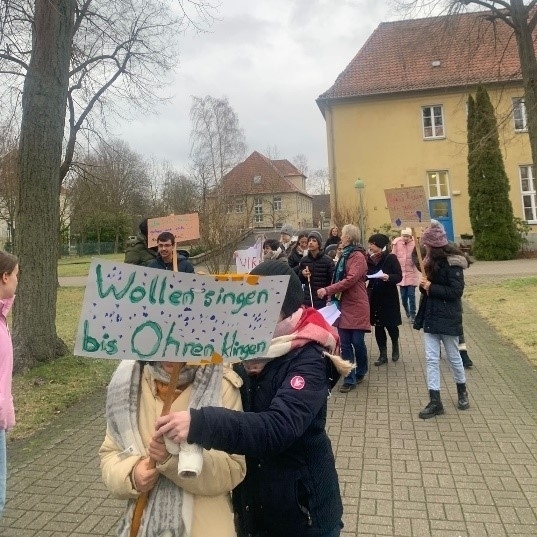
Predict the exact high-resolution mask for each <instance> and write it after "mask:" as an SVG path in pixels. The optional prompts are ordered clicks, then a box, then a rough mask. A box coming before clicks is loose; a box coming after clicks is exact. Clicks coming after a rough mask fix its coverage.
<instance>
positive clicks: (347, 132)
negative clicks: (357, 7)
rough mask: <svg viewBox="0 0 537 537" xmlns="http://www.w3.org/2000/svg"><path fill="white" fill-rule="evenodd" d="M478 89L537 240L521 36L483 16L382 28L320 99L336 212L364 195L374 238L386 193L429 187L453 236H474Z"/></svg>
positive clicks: (518, 204) (385, 217) (437, 214)
mask: <svg viewBox="0 0 537 537" xmlns="http://www.w3.org/2000/svg"><path fill="white" fill-rule="evenodd" d="M478 84H483V85H485V87H486V88H487V90H488V92H489V95H490V98H491V100H492V103H493V105H494V106H495V109H496V111H497V119H498V128H499V132H500V144H501V148H502V152H503V157H504V163H505V169H506V172H507V175H508V177H509V182H510V199H511V202H512V204H513V211H514V215H515V217H519V218H522V219H524V220H526V221H527V222H528V223H529V224H532V234H534V233H535V232H536V231H537V200H536V184H537V181H535V180H534V179H533V177H532V168H531V151H530V145H529V140H528V134H527V129H526V115H525V107H524V99H523V87H522V79H521V75H520V63H519V60H518V55H517V50H516V40H515V39H514V37H513V36H512V35H511V31H510V29H509V27H508V26H507V25H506V24H504V23H502V22H496V23H492V22H491V21H489V20H487V19H485V18H484V17H483V14H482V13H481V14H479V13H469V14H461V15H456V16H449V17H434V18H428V19H419V20H406V21H399V22H388V23H382V24H380V25H379V27H378V28H377V29H376V30H375V31H374V32H373V34H372V35H371V36H370V37H369V39H368V40H367V42H366V43H365V44H364V46H363V47H362V48H361V50H360V51H359V52H358V54H357V55H356V56H355V57H354V58H353V60H352V61H351V62H350V64H349V65H348V66H347V67H346V69H345V70H344V71H343V72H342V73H341V74H340V75H339V77H338V78H337V80H336V81H335V83H334V84H333V86H332V87H331V88H330V89H329V90H327V91H326V92H325V93H323V94H322V95H320V96H319V98H318V99H317V104H318V106H319V108H320V110H321V112H322V114H323V116H324V118H325V120H326V130H327V141H328V160H329V170H330V192H331V210H332V214H333V215H334V214H338V213H339V214H345V213H346V212H347V211H357V210H358V206H359V195H362V203H363V205H364V207H365V211H364V215H365V222H366V228H367V229H366V235H367V234H369V233H371V232H372V230H373V229H374V228H380V227H381V226H382V225H383V224H388V223H389V222H390V216H389V213H388V210H387V207H386V198H385V195H384V189H386V188H398V187H410V186H423V187H424V188H425V193H426V196H427V198H428V202H429V209H430V212H431V217H433V218H437V219H439V220H441V221H442V222H443V223H444V225H445V227H446V231H447V233H448V235H449V237H450V238H451V239H452V240H453V239H454V240H458V239H459V237H460V235H461V234H471V233H472V229H471V226H470V218H469V214H468V203H469V198H468V188H467V182H468V168H467V155H468V151H467V141H466V137H467V132H466V131H467V128H466V120H467V99H468V94H469V93H472V94H475V89H476V86H477V85H478ZM359 178H360V179H362V180H363V183H364V185H365V186H364V188H363V189H362V190H356V189H355V188H354V185H355V181H356V180H357V179H359ZM533 236H535V235H533Z"/></svg>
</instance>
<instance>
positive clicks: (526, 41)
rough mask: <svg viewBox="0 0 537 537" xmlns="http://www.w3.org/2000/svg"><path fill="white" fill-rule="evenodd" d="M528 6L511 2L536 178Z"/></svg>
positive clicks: (535, 99) (535, 76)
mask: <svg viewBox="0 0 537 537" xmlns="http://www.w3.org/2000/svg"><path fill="white" fill-rule="evenodd" d="M530 15H531V13H530V14H528V9H527V6H524V2H523V1H522V0H511V17H512V20H513V23H514V25H515V35H516V41H517V47H518V55H519V58H520V69H521V72H522V80H523V83H524V101H525V105H526V114H527V121H528V136H529V140H530V147H531V157H532V159H533V166H534V174H533V176H534V177H535V165H536V164H537V58H536V57H535V49H534V48H533V36H532V32H531V29H530V27H529V25H528V20H529V16H530Z"/></svg>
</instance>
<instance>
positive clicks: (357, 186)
mask: <svg viewBox="0 0 537 537" xmlns="http://www.w3.org/2000/svg"><path fill="white" fill-rule="evenodd" d="M354 188H355V189H356V190H358V197H359V209H360V215H359V216H360V243H361V245H362V246H364V243H365V229H364V225H365V215H364V188H365V183H364V182H363V181H362V180H361V179H356V181H355V182H354Z"/></svg>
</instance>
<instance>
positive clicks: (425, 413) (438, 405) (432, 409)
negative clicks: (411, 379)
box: [419, 390, 444, 420]
mask: <svg viewBox="0 0 537 537" xmlns="http://www.w3.org/2000/svg"><path fill="white" fill-rule="evenodd" d="M429 398H430V401H429V404H428V405H427V406H426V407H425V408H424V409H423V410H422V411H421V412H420V413H419V417H420V418H421V419H422V420H427V419H429V418H434V417H435V416H440V415H441V414H443V413H444V407H443V405H442V401H440V391H439V390H429Z"/></svg>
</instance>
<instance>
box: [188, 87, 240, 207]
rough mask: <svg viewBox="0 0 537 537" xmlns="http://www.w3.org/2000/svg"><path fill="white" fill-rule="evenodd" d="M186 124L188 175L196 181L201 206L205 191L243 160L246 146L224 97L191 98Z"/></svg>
mask: <svg viewBox="0 0 537 537" xmlns="http://www.w3.org/2000/svg"><path fill="white" fill-rule="evenodd" d="M190 120H191V121H192V130H191V133H190V139H191V151H190V157H191V163H192V171H193V173H192V175H193V177H194V178H195V179H196V180H197V181H198V184H199V186H200V189H201V195H202V204H204V203H205V201H206V198H207V194H208V191H209V190H210V189H214V188H215V187H217V186H218V185H219V184H220V181H221V180H222V178H223V177H224V175H225V174H226V173H228V172H229V171H230V170H231V169H232V168H233V167H235V166H236V165H237V164H238V163H239V162H240V161H241V160H242V159H243V158H244V155H245V152H246V142H245V138H244V132H243V130H242V129H241V128H240V126H239V118H238V117H237V114H236V113H235V111H234V110H233V108H232V107H231V105H230V104H229V101H228V99H227V97H223V98H221V99H218V98H216V97H212V96H211V95H207V96H206V97H192V106H191V107H190Z"/></svg>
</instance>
